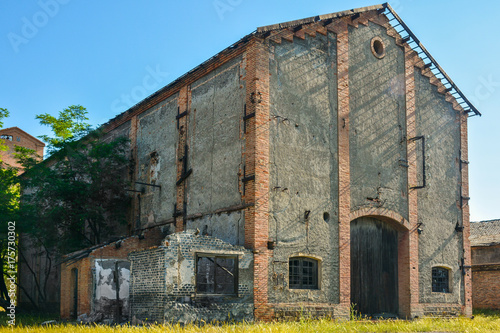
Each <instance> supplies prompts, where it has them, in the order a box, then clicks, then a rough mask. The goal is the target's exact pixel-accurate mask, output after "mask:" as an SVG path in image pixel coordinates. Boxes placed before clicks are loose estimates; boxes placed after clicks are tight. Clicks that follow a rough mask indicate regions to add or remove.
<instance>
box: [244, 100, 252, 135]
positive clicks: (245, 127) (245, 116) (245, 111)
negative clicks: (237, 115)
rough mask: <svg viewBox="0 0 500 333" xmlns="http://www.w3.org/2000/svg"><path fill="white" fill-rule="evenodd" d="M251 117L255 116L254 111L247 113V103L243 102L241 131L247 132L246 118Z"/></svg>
mask: <svg viewBox="0 0 500 333" xmlns="http://www.w3.org/2000/svg"><path fill="white" fill-rule="evenodd" d="M253 117H255V112H252V113H250V114H247V105H246V104H245V106H244V110H243V133H246V132H247V120H248V119H250V118H253Z"/></svg>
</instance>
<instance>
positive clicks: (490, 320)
mask: <svg viewBox="0 0 500 333" xmlns="http://www.w3.org/2000/svg"><path fill="white" fill-rule="evenodd" d="M25 325H26V324H22V323H21V324H19V325H18V326H17V327H15V328H10V327H3V328H0V332H51V333H56V332H82V333H83V332H99V333H111V332H123V333H126V332H134V333H138V332H151V333H153V332H158V333H160V332H161V333H165V332H166V333H169V332H179V333H190V332H206V333H216V332H255V333H257V332H259V333H260V332H283V333H294V332H436V331H438V332H500V313H499V312H491V311H490V312H485V311H483V312H481V313H476V316H475V318H474V319H469V318H464V317H461V318H450V319H436V318H423V319H418V320H413V321H403V320H380V321H368V320H359V321H348V322H340V321H335V320H327V319H322V320H308V319H303V320H300V321H297V322H275V323H241V324H223V325H203V326H196V325H188V326H185V327H182V326H180V325H151V326H146V327H137V326H100V325H95V326H83V325H74V324H61V325H55V326H49V327H40V326H38V325H32V324H27V325H26V326H25Z"/></svg>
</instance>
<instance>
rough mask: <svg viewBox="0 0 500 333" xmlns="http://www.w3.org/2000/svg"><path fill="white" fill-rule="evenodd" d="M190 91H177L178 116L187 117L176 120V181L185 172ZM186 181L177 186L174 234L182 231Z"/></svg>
mask: <svg viewBox="0 0 500 333" xmlns="http://www.w3.org/2000/svg"><path fill="white" fill-rule="evenodd" d="M190 97H191V90H190V89H189V87H188V86H184V87H182V88H181V90H180V91H179V98H178V99H177V103H178V107H179V109H178V111H179V114H180V115H182V114H183V113H184V112H187V115H185V116H183V117H180V118H179V119H178V124H179V126H178V132H179V136H178V140H177V159H176V161H177V180H178V181H179V180H181V179H182V177H183V175H184V173H185V172H186V171H187V170H184V158H187V156H186V153H187V152H186V143H187V135H188V133H187V132H188V117H189V107H190V105H191V103H190V99H191V98H190ZM186 181H187V180H186V179H184V180H183V181H181V182H180V183H178V184H177V194H176V204H177V206H176V207H177V212H174V215H175V216H176V218H175V232H181V231H184V223H185V221H184V219H185V215H186V212H185V209H184V206H185V202H186Z"/></svg>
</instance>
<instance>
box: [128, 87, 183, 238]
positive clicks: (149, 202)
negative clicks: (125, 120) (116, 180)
mask: <svg viewBox="0 0 500 333" xmlns="http://www.w3.org/2000/svg"><path fill="white" fill-rule="evenodd" d="M176 115H177V95H173V96H171V97H170V98H168V99H167V100H165V101H163V102H161V103H159V104H158V105H155V106H153V107H151V108H150V109H149V110H147V111H145V112H144V113H142V114H140V115H139V116H138V117H137V162H136V163H137V164H138V166H137V169H136V170H137V181H138V182H142V183H147V184H154V185H160V186H161V189H160V188H158V187H153V186H147V185H141V184H135V185H133V188H134V189H136V190H143V191H144V193H142V194H141V195H140V202H138V206H139V207H138V210H139V211H138V213H139V214H140V222H141V223H140V226H141V227H142V228H145V227H152V226H154V225H155V224H159V223H162V221H165V220H167V219H169V218H171V217H172V214H173V209H174V203H175V193H176V192H175V182H176V181H177V179H176V155H175V149H176V142H177V128H176V119H175V117H176Z"/></svg>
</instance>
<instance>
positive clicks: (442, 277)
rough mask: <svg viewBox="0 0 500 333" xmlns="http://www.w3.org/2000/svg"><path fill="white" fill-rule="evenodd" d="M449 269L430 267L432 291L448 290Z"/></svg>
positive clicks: (443, 291)
mask: <svg viewBox="0 0 500 333" xmlns="http://www.w3.org/2000/svg"><path fill="white" fill-rule="evenodd" d="M449 275H450V274H449V271H448V269H446V268H444V267H433V268H432V291H433V292H438V293H449V292H450V281H449Z"/></svg>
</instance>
